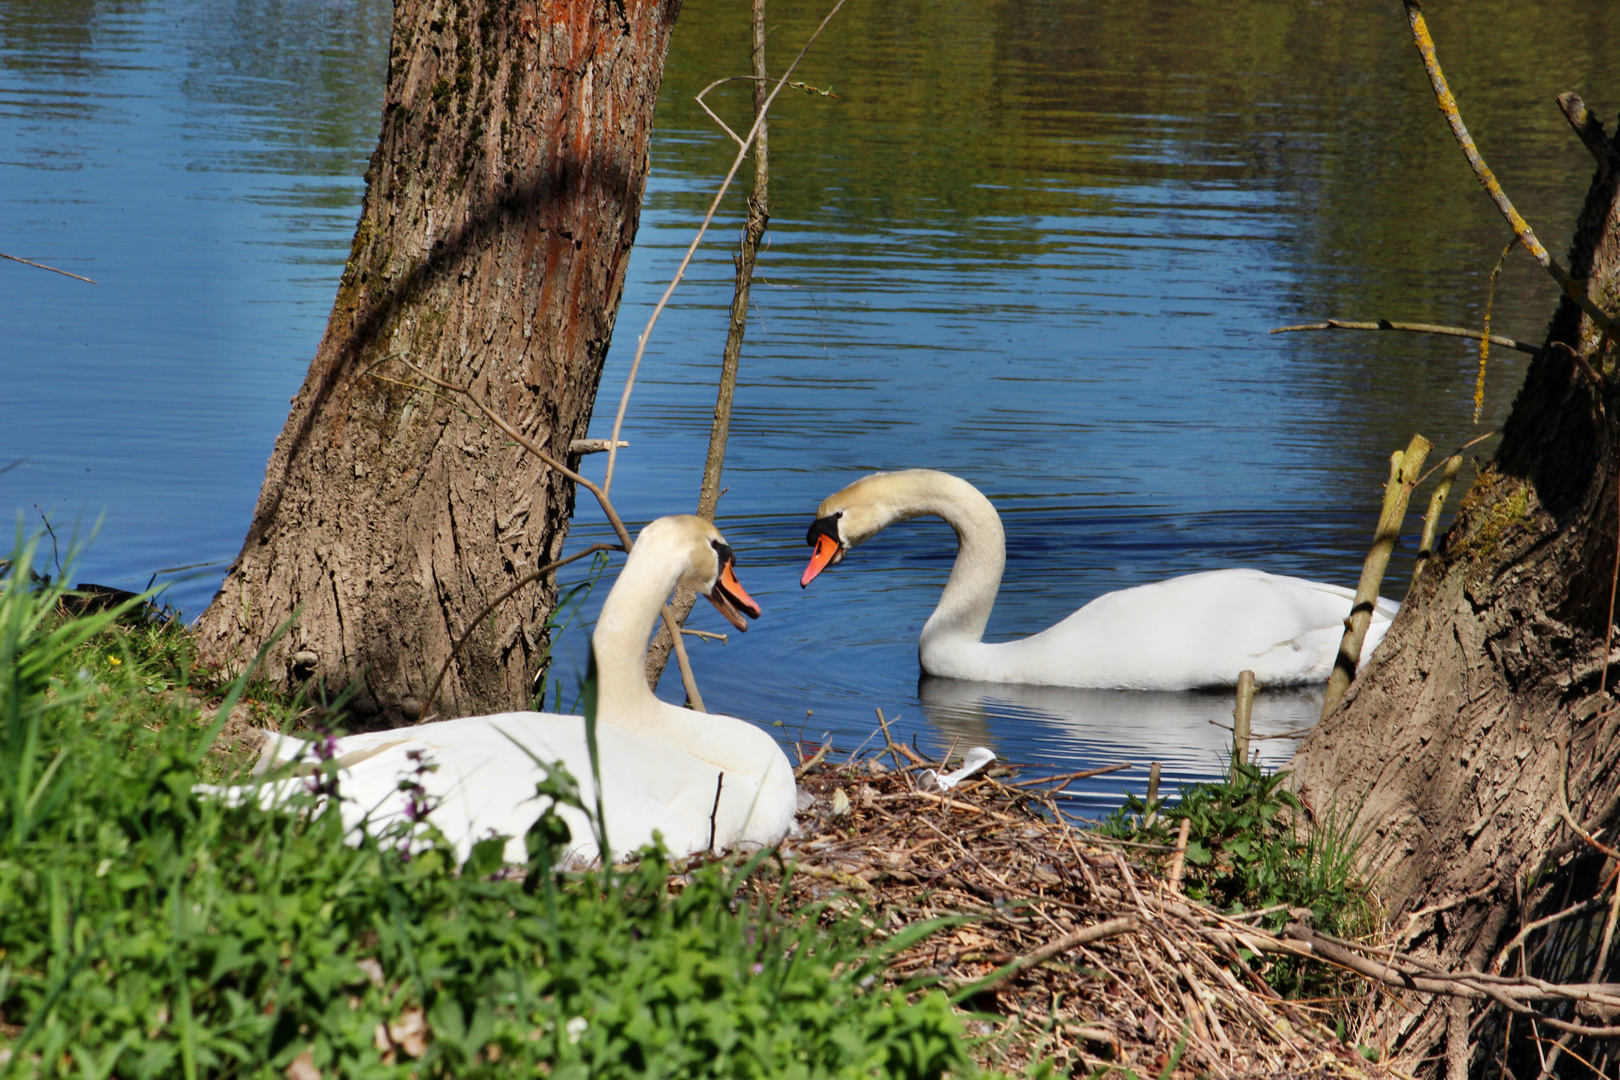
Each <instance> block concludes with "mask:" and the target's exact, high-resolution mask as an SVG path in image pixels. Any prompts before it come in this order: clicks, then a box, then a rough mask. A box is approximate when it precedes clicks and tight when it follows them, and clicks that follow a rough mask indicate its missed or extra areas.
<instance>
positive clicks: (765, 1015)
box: [0, 546, 976, 1080]
mask: <svg viewBox="0 0 1620 1080" xmlns="http://www.w3.org/2000/svg"><path fill="white" fill-rule="evenodd" d="M33 555H34V552H33V550H32V548H31V547H29V546H23V547H21V548H20V550H19V551H18V552H17V553H16V554H15V555H14V557H13V562H12V565H11V568H10V572H9V574H8V575H7V576H6V577H5V580H4V581H3V582H0V584H3V590H0V1080H4V1078H5V1077H10V1076H44V1077H54V1076H63V1077H68V1076H72V1077H82V1078H87V1080H94V1078H100V1077H109V1076H117V1077H121V1078H140V1077H159V1076H161V1077H171V1076H173V1077H184V1078H186V1080H194V1078H196V1077H234V1076H257V1077H271V1076H274V1077H278V1078H280V1077H286V1076H288V1075H289V1072H288V1070H289V1067H290V1066H292V1065H293V1064H294V1063H295V1062H297V1061H299V1060H300V1059H302V1060H303V1061H304V1062H305V1063H307V1064H308V1065H311V1066H313V1067H314V1068H315V1069H317V1070H319V1072H320V1074H321V1075H322V1076H325V1077H337V1076H343V1077H395V1076H397V1077H434V1076H455V1077H485V1076H488V1077H496V1076H507V1075H512V1076H535V1075H539V1074H544V1075H549V1076H552V1077H586V1076H590V1077H618V1076H625V1077H629V1076H669V1077H707V1076H726V1077H824V1076H825V1077H834V1076H838V1077H845V1076H847V1077H919V1078H920V1077H937V1076H943V1075H948V1074H949V1075H972V1074H974V1073H975V1071H976V1070H975V1069H974V1067H973V1065H972V1063H971V1062H970V1060H969V1059H968V1056H967V1054H966V1050H965V1044H964V1041H963V1038H962V1036H961V1033H960V1029H959V1025H958V1021H957V1019H956V1017H955V1016H954V1015H953V1013H952V1011H951V1009H950V1007H949V1005H948V1003H947V1002H946V1000H945V998H944V997H943V996H942V995H941V994H939V993H937V992H929V993H918V992H913V993H911V994H906V993H903V992H901V991H899V990H892V989H885V988H884V984H883V981H882V979H881V978H880V975H881V966H882V959H883V958H882V955H881V954H879V953H876V952H874V951H873V950H872V948H871V947H870V944H869V943H868V942H867V940H866V937H865V934H866V932H865V931H864V930H863V929H862V928H861V926H860V925H859V923H858V922H857V921H855V920H854V919H853V918H842V919H840V918H836V917H833V916H832V915H831V914H830V913H827V912H818V911H809V912H786V913H784V912H777V911H774V910H771V909H769V908H766V907H762V906H760V905H759V904H758V903H757V902H755V901H753V900H751V899H750V896H751V895H752V893H751V892H750V891H749V890H748V889H747V888H746V883H747V875H748V874H750V873H752V872H756V870H757V863H758V862H759V860H755V864H750V865H745V866H741V867H734V866H731V867H728V866H726V865H710V866H706V867H702V868H700V869H697V870H695V871H692V872H691V873H689V874H687V875H685V876H684V877H683V878H682V879H680V880H681V884H680V886H679V887H678V888H676V889H673V890H672V889H671V887H670V886H669V884H668V883H669V880H670V877H669V874H670V867H669V866H668V864H667V861H666V860H665V858H664V857H663V855H662V854H661V853H659V852H657V851H648V852H646V853H644V856H643V858H642V859H641V860H640V862H639V863H637V864H636V865H634V866H631V867H628V868H616V869H609V870H606V871H598V872H595V873H592V874H587V875H574V876H564V875H559V874H557V873H555V872H552V871H550V870H547V869H545V860H544V853H543V850H542V849H543V848H544V847H545V846H546V842H547V841H548V840H550V841H552V842H554V841H555V840H556V830H557V829H558V828H559V827H561V828H566V826H565V825H563V824H562V822H561V821H560V819H558V818H556V817H555V815H543V816H539V818H538V820H537V823H536V827H535V828H534V829H532V830H531V833H530V839H531V848H530V849H531V850H532V851H540V857H539V858H537V859H536V860H535V862H534V863H533V864H532V865H531V866H530V867H528V868H527V871H526V872H523V873H516V874H512V873H510V872H508V873H504V874H503V873H497V872H496V871H497V869H498V868H497V865H496V859H497V858H498V851H499V846H498V843H497V844H480V845H478V846H477V847H476V848H475V850H474V853H473V856H472V858H471V859H470V860H469V861H468V863H467V864H466V865H462V866H458V865H456V863H455V860H454V856H453V853H452V850H451V848H450V847H449V846H448V845H445V844H443V843H441V842H436V841H435V839H434V838H433V837H431V836H430V837H429V838H428V840H427V841H426V842H425V844H424V842H422V841H421V840H415V841H413V842H412V845H411V852H410V854H409V855H407V854H405V853H403V852H402V851H401V849H400V846H399V842H400V840H401V839H402V838H401V837H400V836H398V835H389V834H384V835H382V836H375V837H367V838H366V839H365V841H364V842H362V843H361V844H359V845H358V846H353V845H351V844H348V843H345V838H344V835H343V827H342V824H341V821H340V820H339V816H338V814H337V813H336V811H335V808H333V807H332V806H331V804H321V803H319V802H318V800H316V799H315V798H314V797H313V796H298V797H296V798H295V800H294V805H289V806H288V807H286V808H284V809H281V810H275V811H267V810H263V809H260V808H259V807H257V806H241V807H231V806H227V805H225V804H224V803H223V802H221V801H218V800H215V799H211V798H204V797H199V796H198V795H196V794H195V793H194V792H193V786H194V785H195V784H196V783H197V782H198V781H199V780H204V779H212V778H214V774H216V773H217V772H218V771H219V767H218V766H217V765H211V764H210V747H211V745H212V744H213V742H214V740H215V737H216V736H217V734H218V732H219V730H220V729H221V728H222V727H223V724H224V720H223V715H220V716H215V715H214V714H213V713H211V712H204V711H202V710H201V709H200V707H199V705H198V702H199V700H200V699H199V696H198V695H197V694H196V693H195V692H194V690H195V688H196V686H197V683H198V680H197V679H196V677H195V675H194V673H193V672H192V663H191V659H190V653H189V651H188V650H187V648H186V647H185V645H184V642H183V641H182V640H180V639H177V638H174V637H171V636H168V635H170V634H172V633H173V632H174V631H173V630H172V629H171V630H164V629H163V628H161V627H151V626H147V625H144V624H142V623H141V622H140V621H139V620H136V621H135V622H134V623H129V622H128V621H127V616H128V615H129V614H130V612H129V611H123V612H119V611H111V612H103V613H99V614H95V615H89V616H82V617H77V618H69V617H66V616H64V615H62V614H61V613H60V609H59V606H58V603H59V600H60V598H61V595H62V590H61V588H60V587H59V586H53V585H50V584H42V583H39V582H37V581H34V580H31V578H30V575H29V574H28V568H29V566H30V564H31V562H32V559H33ZM131 610H133V609H131ZM120 617H125V618H126V622H125V623H123V624H120V622H119V619H120ZM233 689H234V692H233V693H232V694H230V695H229V696H227V698H226V707H225V709H222V710H221V713H223V712H225V711H228V708H229V706H230V705H232V704H234V702H235V700H236V697H237V695H238V694H239V692H240V690H241V689H242V687H241V685H240V684H238V685H237V686H236V687H235V688H233ZM558 782H562V781H561V778H559V779H558ZM818 919H819V921H820V922H821V923H823V924H825V925H821V926H818ZM900 944H903V942H891V943H889V945H888V946H887V947H889V948H893V947H898V946H899V945H900ZM295 1071H296V1070H295Z"/></svg>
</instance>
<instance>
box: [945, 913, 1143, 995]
mask: <svg viewBox="0 0 1620 1080" xmlns="http://www.w3.org/2000/svg"><path fill="white" fill-rule="evenodd" d="M1141 927H1142V924H1141V923H1140V922H1139V921H1138V920H1137V919H1135V918H1134V917H1132V916H1129V915H1126V916H1122V917H1120V918H1118V919H1109V920H1108V921H1107V922H1102V923H1097V924H1096V925H1095V926H1085V927H1081V928H1080V929H1079V930H1076V931H1075V932H1074V933H1072V934H1065V935H1063V936H1062V937H1060V938H1057V939H1055V940H1053V941H1049V942H1047V943H1046V944H1045V945H1042V946H1041V947H1040V948H1038V949H1035V950H1034V951H1033V952H1029V953H1026V954H1025V955H1023V956H1020V957H1018V959H1016V960H1013V961H1012V962H1010V963H1007V964H1003V965H1002V966H1001V967H999V968H997V969H996V970H995V971H992V972H991V973H990V974H988V975H986V976H985V977H984V978H982V979H980V980H979V981H977V982H974V983H969V984H968V985H967V986H964V987H962V988H961V989H959V990H958V991H956V993H954V994H952V995H951V1003H952V1004H953V1005H954V1004H956V1003H958V1002H961V1001H963V1000H965V999H967V998H970V997H972V996H973V995H975V994H982V993H984V992H985V991H986V990H994V989H995V988H996V987H998V986H1000V985H1001V984H1002V983H1004V982H1006V981H1007V980H1008V979H1011V978H1012V977H1013V976H1015V975H1017V974H1018V973H1019V972H1021V971H1025V970H1027V969H1029V968H1032V967H1034V966H1036V965H1037V964H1043V963H1045V962H1046V961H1048V960H1050V959H1052V957H1054V956H1057V955H1058V954H1059V953H1065V952H1068V951H1069V950H1070V949H1074V948H1078V947H1079V946H1081V945H1089V944H1091V943H1092V942H1094V941H1101V940H1102V939H1103V938H1110V937H1116V936H1118V935H1119V934H1128V933H1131V932H1133V931H1136V930H1139V929H1141Z"/></svg>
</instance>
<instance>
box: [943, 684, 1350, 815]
mask: <svg viewBox="0 0 1620 1080" xmlns="http://www.w3.org/2000/svg"><path fill="white" fill-rule="evenodd" d="M917 696H918V697H919V698H921V699H922V704H923V712H924V713H925V714H926V715H927V717H928V722H929V724H930V725H931V726H932V727H933V728H935V729H936V730H937V731H938V732H939V733H940V735H942V736H943V737H944V739H945V741H946V743H947V744H949V743H950V742H951V741H952V740H959V745H961V746H964V747H967V746H988V747H990V748H991V749H992V750H995V751H996V752H997V753H998V754H1002V755H1003V756H1008V755H1007V753H1006V752H1004V751H1003V749H1002V745H1001V744H1003V743H1004V742H1005V740H1000V739H998V738H997V734H998V732H1016V733H1017V740H1016V741H1017V743H1018V744H1019V746H1018V752H1019V754H1021V755H1022V754H1031V753H1032V752H1033V756H1034V757H1035V759H1036V761H1037V762H1038V763H1039V764H1042V765H1054V766H1056V767H1057V771H1059V772H1078V771H1080V770H1082V769H1093V768H1098V767H1101V766H1104V765H1113V764H1116V763H1118V762H1122V761H1128V762H1131V763H1132V764H1133V765H1135V766H1136V768H1134V769H1127V770H1124V771H1122V772H1117V773H1111V774H1109V775H1107V776H1099V777H1096V778H1094V779H1091V780H1082V781H1079V782H1077V783H1075V784H1073V785H1072V786H1071V787H1070V788H1069V796H1068V798H1066V799H1065V800H1064V801H1062V802H1060V803H1059V806H1060V807H1062V808H1063V810H1064V811H1065V812H1067V813H1069V814H1073V815H1076V816H1080V817H1093V818H1094V817H1099V816H1101V815H1103V814H1106V813H1107V812H1108V811H1109V810H1112V809H1113V808H1114V807H1116V806H1118V805H1119V802H1120V792H1122V791H1133V792H1135V793H1136V794H1138V795H1141V794H1144V793H1145V792H1146V791H1147V777H1148V766H1149V765H1150V764H1151V763H1152V762H1155V761H1157V762H1159V763H1160V767H1161V779H1160V782H1159V793H1160V797H1161V798H1162V797H1165V796H1170V797H1174V796H1175V795H1176V793H1177V791H1178V788H1179V786H1180V785H1182V784H1193V783H1198V782H1200V781H1206V780H1213V779H1216V778H1217V777H1219V776H1220V775H1221V774H1222V773H1223V772H1224V771H1225V769H1226V764H1227V761H1228V759H1229V758H1230V757H1231V754H1232V733H1231V731H1230V728H1231V725H1232V708H1233V705H1234V701H1235V699H1234V696H1233V695H1232V694H1231V693H1230V692H1224V691H1223V692H1200V691H1169V690H1079V689H1074V688H1071V687H1063V686H1022V685H1018V684H1014V683H983V682H965V681H962V680H960V679H941V678H936V677H934V676H931V675H924V676H923V677H922V679H921V680H920V681H919V682H918V684H917ZM1321 711H1322V690H1321V689H1319V688H1310V689H1297V690H1286V689H1285V690H1262V691H1261V692H1259V693H1258V694H1256V695H1255V698H1254V708H1253V710H1252V712H1251V714H1250V716H1251V719H1252V721H1253V730H1254V733H1255V734H1256V735H1281V734H1283V733H1285V732H1292V731H1300V730H1301V729H1302V728H1308V727H1310V726H1311V725H1312V724H1314V723H1316V719H1317V717H1318V716H1319V715H1320V713H1321ZM1211 720H1218V721H1220V722H1221V723H1223V724H1225V725H1227V726H1226V727H1224V728H1221V727H1216V726H1215V725H1214V724H1211V723H1210V722H1209V721H1211ZM1295 742H1296V740H1295V739H1259V740H1256V741H1255V742H1254V743H1253V744H1252V747H1251V756H1252V754H1253V751H1254V750H1258V751H1259V754H1260V763H1261V764H1262V765H1263V766H1264V767H1265V768H1267V769H1276V768H1279V767H1281V766H1282V765H1283V764H1284V763H1286V762H1287V761H1288V759H1289V758H1290V757H1291V756H1292V755H1293V753H1294V745H1295Z"/></svg>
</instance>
